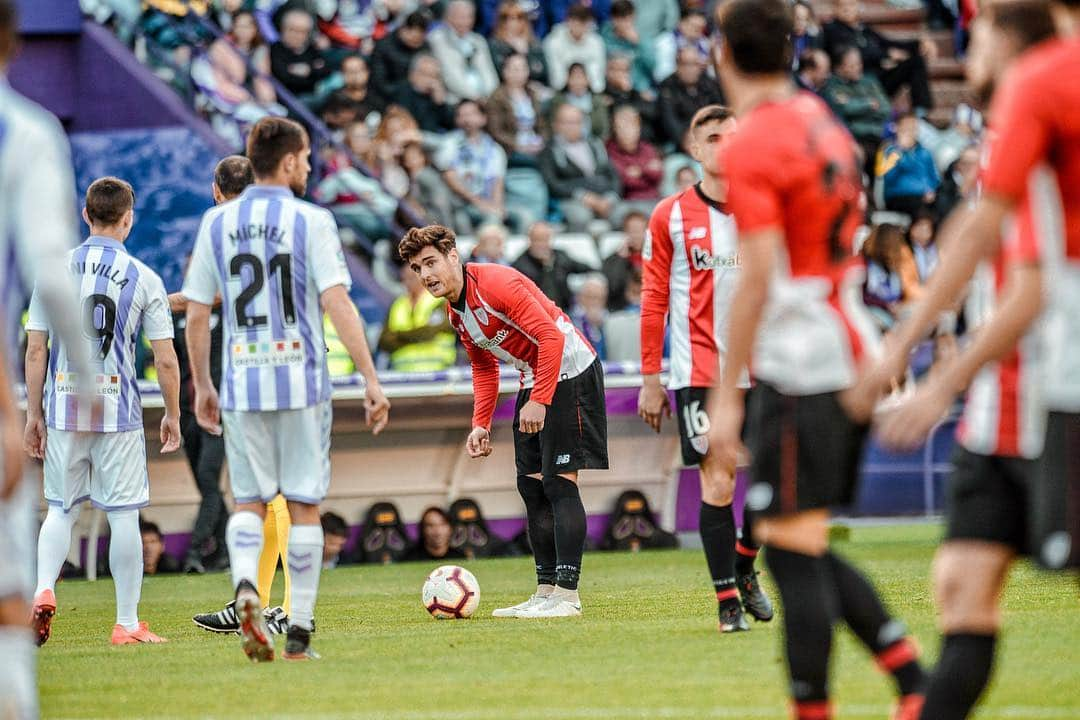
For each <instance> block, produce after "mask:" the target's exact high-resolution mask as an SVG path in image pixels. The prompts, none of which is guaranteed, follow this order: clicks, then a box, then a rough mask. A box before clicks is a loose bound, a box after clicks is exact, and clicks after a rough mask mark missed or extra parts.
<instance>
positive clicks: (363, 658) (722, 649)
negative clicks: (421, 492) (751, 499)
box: [39, 525, 1080, 720]
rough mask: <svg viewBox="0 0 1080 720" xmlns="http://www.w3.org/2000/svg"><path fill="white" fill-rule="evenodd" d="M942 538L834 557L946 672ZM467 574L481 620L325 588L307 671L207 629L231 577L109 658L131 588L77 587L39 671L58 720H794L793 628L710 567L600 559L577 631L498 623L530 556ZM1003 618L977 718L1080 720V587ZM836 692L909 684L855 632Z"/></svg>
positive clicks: (901, 540) (587, 580)
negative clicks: (935, 596)
mask: <svg viewBox="0 0 1080 720" xmlns="http://www.w3.org/2000/svg"><path fill="white" fill-rule="evenodd" d="M939 535H940V528H939V527H938V526H936V525H903V526H901V525H897V526H889V527H857V528H855V529H853V530H852V531H851V533H850V538H849V539H848V540H845V541H841V542H837V543H835V545H834V548H835V549H836V550H837V551H839V552H841V553H843V554H844V555H846V556H847V557H849V558H851V559H853V560H854V561H855V562H856V563H858V565H859V566H860V567H862V568H863V569H864V570H866V571H867V572H868V573H869V574H870V575H871V577H872V578H873V579H874V581H875V582H876V584H877V586H878V588H879V589H880V590H881V591H882V592H883V594H884V596H885V598H886V602H887V603H888V605H889V606H890V607H891V608H892V609H893V611H894V612H896V613H897V614H898V615H899V616H900V617H901V618H903V619H904V620H905V621H906V622H907V623H908V624H909V626H910V627H911V628H912V629H913V630H914V632H915V634H916V635H917V637H918V639H919V641H920V643H921V645H922V647H923V648H925V649H926V654H927V656H928V659H929V658H932V657H934V656H936V654H937V648H938V635H937V632H936V630H935V627H934V612H933V607H932V601H931V595H930V587H929V571H930V560H931V556H932V554H933V551H934V547H935V545H936V542H937V539H938V537H939ZM464 564H465V565H466V566H467V567H468V568H469V569H470V570H472V571H473V572H474V573H475V574H476V576H477V578H478V579H479V581H480V585H481V603H480V609H479V610H478V612H477V614H476V616H475V617H474V618H472V619H471V620H466V621H437V620H434V619H433V618H431V617H430V616H428V614H427V613H426V612H425V610H424V609H423V607H422V606H421V604H420V587H421V585H422V583H423V580H424V577H425V576H426V574H427V573H428V572H429V571H430V570H431V569H432V568H433V567H434V565H430V566H429V565H426V564H422V563H420V564H417V563H411V564H403V565H395V566H386V567H371V566H353V567H345V568H339V569H336V570H332V571H329V572H324V573H323V576H322V587H321V590H320V595H319V603H318V607H317V609H316V616H317V619H318V632H317V633H316V634H315V636H314V643H313V645H314V647H315V648H316V649H317V650H319V652H321V653H322V655H323V658H324V659H323V660H321V661H318V662H308V663H286V662H281V661H275V662H273V663H269V664H263V665H253V664H251V663H249V662H248V661H247V660H246V659H245V658H244V656H243V654H242V652H241V650H240V644H239V640H238V639H237V638H235V637H231V636H218V635H212V634H210V633H207V632H205V631H203V630H200V629H198V628H196V627H195V625H193V624H192V622H191V620H190V617H191V615H192V614H194V613H196V612H202V611H207V610H211V609H218V608H220V607H221V605H222V604H223V602H224V601H225V600H227V599H228V597H229V588H228V585H229V582H228V580H227V576H226V575H220V574H218V575H209V576H163V577H153V578H147V580H146V584H145V587H144V589H143V595H142V604H141V607H140V611H141V612H140V615H141V617H142V619H144V620H148V621H149V622H150V626H151V628H152V629H153V630H154V631H156V632H157V633H159V634H161V635H163V636H164V637H167V638H168V639H169V640H170V641H171V642H170V643H169V644H167V645H157V646H146V645H143V646H128V647H120V648H113V647H110V646H109V645H108V637H109V632H110V630H111V628H112V624H113V618H114V607H113V585H112V582H111V581H109V580H108V579H106V580H104V581H99V582H96V583H86V582H65V583H63V584H61V585H60V586H59V588H58V592H57V599H58V601H59V602H58V604H59V612H58V616H57V619H56V621H55V623H54V625H53V637H52V639H51V640H50V641H49V643H48V644H47V645H46V646H45V647H44V648H42V652H41V654H40V656H39V658H40V659H39V672H40V686H41V704H42V717H45V718H58V717H67V718H76V717H78V718H89V717H95V718H118V717H153V718H159V719H160V718H169V717H230V718H231V717H312V718H316V717H318V718H331V717H334V718H395V719H396V720H426V719H432V720H442V719H446V720H459V719H460V720H468V719H470V718H476V719H478V720H513V719H516V718H540V717H552V718H570V719H572V718H785V717H787V711H786V701H785V696H786V681H785V673H784V665H783V662H782V654H781V653H782V650H781V645H780V629H781V628H780V623H779V622H778V620H779V618H777V620H774V621H773V622H772V623H769V624H767V625H763V624H760V623H758V624H755V625H754V626H753V630H752V632H749V633H740V634H737V635H729V636H721V635H719V634H718V633H717V632H716V612H715V601H714V600H713V598H712V593H711V592H710V590H709V583H708V580H707V577H706V570H705V561H704V558H703V557H702V555H701V553H700V551H691V550H685V551H671V552H646V553H641V554H637V555H631V554H601V553H592V554H589V555H587V556H586V558H585V574H584V582H583V585H582V588H581V590H582V598H583V602H584V605H585V616H584V617H582V618H577V619H563V620H539V621H538V620H534V621H525V620H513V619H495V618H492V617H491V616H490V614H491V610H492V609H493V608H495V607H500V606H502V605H508V604H511V603H514V602H519V601H520V600H522V599H523V598H524V597H525V596H526V595H527V594H528V593H529V591H530V590H531V589H532V586H531V581H532V578H533V576H532V564H531V562H530V561H529V559H527V558H514V559H502V560H484V561H476V562H467V563H464ZM765 584H766V586H767V587H768V588H769V589H770V590H772V589H773V588H772V585H771V583H770V582H769V579H768V577H767V576H766V577H765ZM275 597H280V578H279V584H278V585H277V586H276V587H275ZM773 597H775V593H773ZM1004 607H1005V626H1006V631H1005V634H1004V642H1003V643H1002V644H1001V645H1000V646H999V648H1000V650H1001V652H1000V653H999V657H998V662H997V674H996V679H995V682H994V684H993V685H992V686H991V689H990V691H989V692H988V694H987V696H986V697H985V698H984V701H983V703H982V706H981V709H980V712H979V714H978V715H977V717H979V718H1030V719H1032V720H1035V719H1037V718H1080V604H1078V603H1077V586H1076V582H1075V579H1074V578H1067V577H1060V576H1051V575H1047V574H1044V573H1040V572H1038V571H1036V570H1034V569H1033V568H1031V567H1030V566H1029V565H1027V564H1022V565H1019V566H1018V567H1016V568H1015V569H1014V571H1013V574H1012V578H1011V582H1010V585H1009V589H1008V592H1007V593H1006V597H1005V601H1004ZM277 642H278V644H277V647H278V650H279V652H280V651H281V648H282V647H283V643H284V641H283V639H282V638H280V637H279V638H278V641H277ZM832 682H833V688H834V695H835V699H836V701H837V706H838V716H839V717H840V718H851V719H854V718H867V719H869V718H876V719H883V718H885V717H887V714H888V708H889V706H890V704H891V701H892V688H891V683H889V682H888V681H887V679H886V678H885V677H884V676H882V675H881V674H879V673H878V672H877V670H876V669H875V667H874V665H873V662H872V661H871V659H870V658H869V657H868V655H867V654H866V653H865V652H864V651H863V649H862V648H861V646H859V645H858V644H857V642H856V641H855V640H854V637H853V636H852V635H851V634H850V633H848V632H847V631H846V630H843V631H842V632H840V633H839V634H838V642H837V643H836V644H835V645H834V652H833V666H832Z"/></svg>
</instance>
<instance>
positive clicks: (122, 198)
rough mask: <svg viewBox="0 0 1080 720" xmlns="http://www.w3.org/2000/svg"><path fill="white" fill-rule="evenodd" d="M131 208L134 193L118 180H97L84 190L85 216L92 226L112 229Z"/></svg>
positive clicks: (122, 181) (133, 204) (112, 178)
mask: <svg viewBox="0 0 1080 720" xmlns="http://www.w3.org/2000/svg"><path fill="white" fill-rule="evenodd" d="M133 207H135V191H134V190H132V189H131V185H129V184H128V183H127V182H125V181H124V180H121V179H120V178H116V177H111V176H109V177H103V178H98V179H97V180H95V181H94V182H92V183H90V187H88V188H87V189H86V214H87V216H88V217H89V218H90V224H92V225H99V226H101V227H112V226H114V225H116V224H118V223H119V222H120V221H121V220H122V219H123V218H124V215H125V214H126V213H127V212H128V211H129V210H131V209H132V208H133Z"/></svg>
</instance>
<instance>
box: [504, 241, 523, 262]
mask: <svg viewBox="0 0 1080 720" xmlns="http://www.w3.org/2000/svg"><path fill="white" fill-rule="evenodd" d="M527 247H529V239H528V238H527V237H525V236H524V235H511V236H510V237H508V238H507V239H506V260H507V262H514V261H515V260H517V259H518V258H519V257H521V255H522V253H524V252H525V248H527Z"/></svg>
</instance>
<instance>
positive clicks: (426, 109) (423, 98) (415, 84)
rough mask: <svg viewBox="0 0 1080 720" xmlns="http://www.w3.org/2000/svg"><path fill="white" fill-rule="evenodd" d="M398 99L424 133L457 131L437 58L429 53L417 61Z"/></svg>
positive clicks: (413, 63)
mask: <svg viewBox="0 0 1080 720" xmlns="http://www.w3.org/2000/svg"><path fill="white" fill-rule="evenodd" d="M394 99H395V101H396V102H397V103H399V104H400V105H401V107H403V108H405V109H406V110H408V111H409V114H410V115H412V116H413V118H415V119H416V121H417V123H419V125H420V129H421V130H423V131H424V132H428V133H441V132H444V131H446V130H453V129H454V107H453V106H452V105H450V103H448V102H447V95H446V87H445V86H444V85H443V81H442V71H441V70H440V66H439V61H438V60H436V59H435V57H434V56H433V55H428V54H426V53H425V54H423V55H417V56H415V57H414V58H413V62H412V67H410V68H409V78H408V82H407V83H406V84H405V86H404V87H399V88H398V90H397V91H396V92H395V96H394Z"/></svg>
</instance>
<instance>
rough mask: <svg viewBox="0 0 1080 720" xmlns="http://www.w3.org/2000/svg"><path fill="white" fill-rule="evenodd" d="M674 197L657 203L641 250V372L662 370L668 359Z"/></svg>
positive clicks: (643, 373) (649, 373)
mask: <svg viewBox="0 0 1080 720" xmlns="http://www.w3.org/2000/svg"><path fill="white" fill-rule="evenodd" d="M673 202H674V200H671V199H669V200H665V201H664V202H662V203H660V204H659V205H657V206H656V209H655V210H653V214H652V217H651V218H649V231H648V234H647V235H646V236H645V246H644V247H643V248H642V250H641V259H642V272H641V374H642V375H655V374H656V373H659V372H660V365H661V363H662V362H663V359H664V323H665V318H666V317H667V312H668V301H669V297H670V295H671V285H670V282H671V256H672V253H673V249H672V245H671V235H670V233H669V232H668V224H669V222H670V218H671V205H672V203H673Z"/></svg>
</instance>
